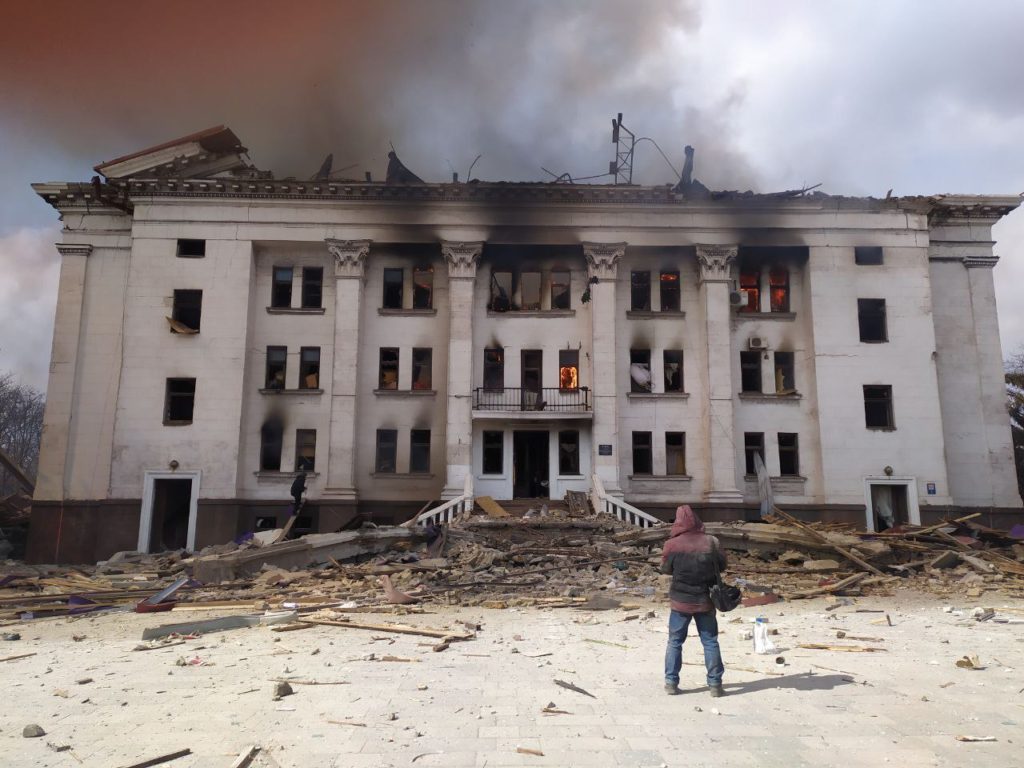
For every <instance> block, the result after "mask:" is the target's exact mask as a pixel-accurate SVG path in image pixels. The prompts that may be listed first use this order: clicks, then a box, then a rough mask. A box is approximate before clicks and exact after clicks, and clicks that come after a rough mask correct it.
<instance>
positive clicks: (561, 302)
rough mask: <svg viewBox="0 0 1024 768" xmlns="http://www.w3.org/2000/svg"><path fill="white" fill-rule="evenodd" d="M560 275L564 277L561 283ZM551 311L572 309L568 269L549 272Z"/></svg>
mask: <svg viewBox="0 0 1024 768" xmlns="http://www.w3.org/2000/svg"><path fill="white" fill-rule="evenodd" d="M561 275H564V276H565V282H562V281H561V280H562V278H561V277H560V276H561ZM551 309H553V310H567V309H572V272H571V271H569V270H568V269H553V270H551Z"/></svg>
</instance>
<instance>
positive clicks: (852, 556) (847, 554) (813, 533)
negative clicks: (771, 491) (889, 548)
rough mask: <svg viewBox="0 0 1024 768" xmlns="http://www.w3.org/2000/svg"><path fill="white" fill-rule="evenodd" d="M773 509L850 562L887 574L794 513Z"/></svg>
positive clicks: (774, 507)
mask: <svg viewBox="0 0 1024 768" xmlns="http://www.w3.org/2000/svg"><path fill="white" fill-rule="evenodd" d="M772 511H773V512H774V513H775V514H777V515H779V516H780V517H782V518H783V519H785V520H788V521H789V522H790V523H792V524H793V525H795V526H796V527H797V528H800V529H801V530H803V531H806V532H807V533H808V534H810V535H811V536H813V537H814V538H815V539H817V540H819V541H821V542H823V543H825V544H828V545H829V546H830V547H831V548H832V549H834V550H835V551H836V552H838V553H839V554H840V555H842V556H843V557H845V558H846V559H847V560H849V561H850V562H853V563H856V564H857V565H859V566H860V567H861V568H864V569H865V570H868V571H871V572H872V573H873V574H875V575H876V576H885V574H884V573H882V571H880V570H878V569H877V568H875V566H873V565H871V563H868V562H866V561H864V560H862V559H860V558H859V557H857V555H855V554H853V552H851V551H850V550H848V549H844V548H843V547H840V546H839V545H838V544H833V543H832V542H831V541H829V540H828V537H826V536H824V535H822V534H820V533H818V532H817V531H816V530H814V529H813V528H811V527H810V526H809V525H804V524H803V523H802V522H800V521H799V520H797V519H796V518H795V517H793V516H792V515H789V514H786V513H785V512H783V511H782V510H781V509H779V508H778V507H776V506H773V507H772Z"/></svg>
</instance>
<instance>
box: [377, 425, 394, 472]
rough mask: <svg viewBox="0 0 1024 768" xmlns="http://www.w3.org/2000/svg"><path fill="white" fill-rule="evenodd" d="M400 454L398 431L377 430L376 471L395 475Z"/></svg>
mask: <svg viewBox="0 0 1024 768" xmlns="http://www.w3.org/2000/svg"><path fill="white" fill-rule="evenodd" d="M397 453H398V430H397V429H378V430H377V461H376V464H375V466H376V471H377V472H385V473H394V472H396V471H397V469H396V467H397V462H396V455H397Z"/></svg>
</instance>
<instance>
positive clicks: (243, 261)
mask: <svg viewBox="0 0 1024 768" xmlns="http://www.w3.org/2000/svg"><path fill="white" fill-rule="evenodd" d="M96 170H97V171H98V172H99V173H100V174H101V175H102V178H100V177H97V178H94V179H93V181H92V182H91V183H46V184H36V185H34V188H35V190H36V192H37V193H38V194H39V195H40V196H41V197H42V199H43V200H44V201H46V202H47V203H49V204H50V205H52V206H53V207H54V208H55V209H57V211H59V212H60V214H61V217H62V220H63V223H64V232H63V237H62V241H61V242H60V243H59V244H58V245H57V248H58V250H59V251H60V253H61V256H62V267H61V277H60V288H59V298H58V306H57V315H56V325H55V329H54V340H53V354H52V360H51V368H50V381H49V387H48V391H47V406H46V415H45V426H44V436H43V443H42V451H41V459H40V467H39V479H38V484H37V487H36V491H35V497H34V501H33V512H32V515H33V516H32V528H31V537H30V542H29V557H30V558H31V559H33V560H36V561H48V562H53V561H87V560H95V559H98V558H102V557H106V556H108V555H110V554H111V553H113V552H115V551H118V550H131V549H142V550H152V549H162V548H165V547H187V548H189V549H194V548H201V547H203V546H205V545H208V544H216V543H221V542H224V541H228V540H230V539H232V538H234V537H236V536H237V535H239V534H240V533H242V532H245V531H251V530H255V529H257V528H261V527H273V526H279V525H281V524H283V522H284V519H285V516H286V515H287V500H288V498H289V487H290V485H291V483H292V480H293V477H294V474H295V473H296V472H297V471H299V470H302V471H305V472H306V473H307V485H308V486H309V493H308V498H309V502H308V503H307V505H306V506H305V507H304V509H303V510H302V514H301V516H300V520H299V522H298V523H297V527H298V528H300V529H302V530H311V531H334V530H337V529H338V528H339V527H342V526H344V525H347V524H350V523H351V522H352V521H353V520H355V519H357V518H358V517H361V518H362V519H364V520H371V521H388V522H390V521H395V520H400V519H408V518H410V517H411V516H413V515H414V514H416V513H417V512H418V511H420V510H421V509H423V508H424V507H425V506H427V505H429V504H431V503H433V504H434V505H437V504H440V503H442V501H443V500H446V499H455V498H459V497H466V496H467V494H468V495H469V496H470V497H472V496H473V495H475V496H485V495H486V496H491V497H493V498H495V499H515V498H551V499H561V498H562V497H563V496H564V494H565V493H566V491H570V490H571V491H585V492H588V493H595V492H596V493H597V494H599V495H601V496H606V497H607V498H610V499H622V500H624V502H625V503H628V504H630V505H633V506H635V507H637V508H639V509H641V510H646V511H647V512H650V513H654V514H657V515H659V516H662V517H665V516H667V512H666V510H668V509H670V508H674V506H675V505H676V504H678V503H681V502H687V503H690V504H692V505H693V506H694V507H695V508H697V509H698V510H700V511H701V513H702V514H703V515H705V516H707V517H708V518H711V519H721V520H725V519H737V518H743V517H745V516H751V515H753V516H756V515H757V514H758V512H757V510H758V506H759V498H760V497H759V488H758V476H757V468H758V464H759V463H763V465H764V469H765V470H766V474H767V476H768V477H767V478H766V479H765V480H763V481H762V484H770V486H771V490H772V493H773V496H774V500H775V503H776V504H778V505H779V506H780V507H782V508H783V509H787V510H790V511H796V512H798V513H802V512H806V513H810V514H814V515H817V516H820V517H822V518H824V519H837V520H846V521H849V522H854V523H857V524H860V525H863V526H865V527H866V528H867V529H868V530H871V529H874V528H879V527H885V526H887V525H891V524H893V523H898V522H900V521H907V522H913V523H918V522H921V523H927V522H929V521H932V520H936V519H939V517H940V516H942V515H946V514H948V513H950V512H952V511H961V510H962V511H964V512H971V511H984V512H985V513H986V514H987V517H986V518H985V519H986V521H989V522H990V524H998V523H1001V522H1005V520H1006V519H1008V518H1009V517H1013V516H1016V515H1017V514H1018V513H1019V512H1020V506H1021V499H1020V497H1019V495H1018V493H1017V485H1016V478H1015V472H1014V461H1013V450H1012V446H1011V442H1010V429H1009V421H1008V417H1007V413H1006V410H1005V406H1004V389H1003V374H1002V361H1001V351H1000V344H999V332H998V327H997V323H996V305H995V298H994V292H993V269H992V268H993V267H994V266H995V264H996V261H997V257H996V256H995V255H994V254H993V242H992V235H991V228H992V225H993V224H994V223H995V222H997V221H998V220H999V219H1000V218H1001V217H1002V216H1004V215H1006V214H1008V213H1009V212H1010V211H1012V210H1013V209H1014V208H1016V207H1017V205H1018V203H1019V202H1020V201H1019V199H1018V198H1017V197H1008V196H949V195H946V196H936V197H930V198H920V197H915V198H891V199H885V200H879V199H865V198H845V197H836V196H830V195H825V194H818V193H815V194H803V195H750V194H744V195H735V194H732V195H730V194H722V195H715V194H713V193H712V194H711V195H700V196H688V195H687V194H686V192H685V191H682V192H680V191H674V190H673V189H672V187H671V186H661V187H643V186H633V185H619V186H614V185H581V184H566V183H557V184H555V183H552V184H540V183H538V184H513V183H488V182H475V181H474V182H472V183H468V184H467V183H457V182H453V183H443V184H438V183H424V182H420V181H419V180H417V179H415V177H412V180H409V179H398V180H397V182H396V183H389V182H388V181H371V180H369V178H367V180H365V181H362V180H361V181H344V180H332V179H331V178H330V174H329V173H322V174H318V176H320V178H318V179H315V180H312V181H296V180H293V179H285V180H281V179H276V178H274V177H273V176H272V175H271V174H270V173H268V172H264V171H259V170H256V169H255V168H253V167H252V166H251V165H250V164H249V163H248V161H247V158H246V156H245V154H244V148H243V147H241V145H240V143H239V142H238V139H237V138H236V137H235V136H234V134H233V133H231V131H229V130H227V129H224V128H217V129H211V130H208V131H204V132H202V133H199V134H195V135H193V136H189V137H185V138H183V139H179V140H176V141H174V142H169V143H168V144H165V145H161V146H159V147H154V148H151V149H148V150H145V151H143V152H138V153H135V154H132V155H128V156H126V157H123V158H118V159H117V160H114V161H110V162H107V163H104V164H102V165H100V166H97V169H96ZM391 181H392V182H395V180H394V179H392V180H391Z"/></svg>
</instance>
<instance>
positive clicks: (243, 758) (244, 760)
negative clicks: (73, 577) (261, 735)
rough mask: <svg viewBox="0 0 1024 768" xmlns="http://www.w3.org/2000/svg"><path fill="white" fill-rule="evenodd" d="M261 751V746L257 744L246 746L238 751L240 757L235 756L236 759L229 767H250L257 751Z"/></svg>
mask: <svg viewBox="0 0 1024 768" xmlns="http://www.w3.org/2000/svg"><path fill="white" fill-rule="evenodd" d="M259 751H260V748H259V747H257V746H256V745H255V744H253V745H252V746H249V747H246V748H245V749H243V750H242V751H241V752H239V753H238V757H236V758H235V761H234V762H233V763H231V765H230V767H229V768H249V765H250V764H251V763H252V760H253V758H254V757H256V753H257V752H259Z"/></svg>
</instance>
